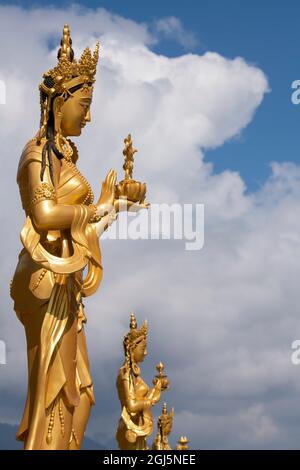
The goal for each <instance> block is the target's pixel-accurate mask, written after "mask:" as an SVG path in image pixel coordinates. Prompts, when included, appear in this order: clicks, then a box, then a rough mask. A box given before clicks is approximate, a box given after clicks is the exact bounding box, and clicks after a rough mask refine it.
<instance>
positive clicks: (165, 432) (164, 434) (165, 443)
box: [152, 403, 174, 450]
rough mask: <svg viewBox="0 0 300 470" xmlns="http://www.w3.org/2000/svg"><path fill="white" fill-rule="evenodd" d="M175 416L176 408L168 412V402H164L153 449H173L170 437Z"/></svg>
mask: <svg viewBox="0 0 300 470" xmlns="http://www.w3.org/2000/svg"><path fill="white" fill-rule="evenodd" d="M173 418H174V408H172V410H171V411H170V412H169V413H168V410H167V404H166V403H164V405H163V409H162V414H161V415H160V416H159V417H158V420H157V434H156V436H155V439H154V442H153V445H152V449H153V450H171V447H170V444H169V439H168V438H169V435H170V433H171V431H172V425H173Z"/></svg>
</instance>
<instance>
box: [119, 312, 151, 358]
mask: <svg viewBox="0 0 300 470" xmlns="http://www.w3.org/2000/svg"><path fill="white" fill-rule="evenodd" d="M129 326H130V331H129V332H128V333H127V335H126V336H125V337H124V343H123V344H124V350H125V352H126V351H128V350H130V349H131V348H132V347H134V346H136V345H137V344H138V343H139V342H140V341H141V340H143V339H146V338H147V335H148V323H147V320H146V321H145V322H144V323H143V324H142V326H141V328H140V329H139V330H138V329H137V322H136V318H135V315H134V313H131V314H130V325H129Z"/></svg>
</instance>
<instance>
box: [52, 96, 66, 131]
mask: <svg viewBox="0 0 300 470" xmlns="http://www.w3.org/2000/svg"><path fill="white" fill-rule="evenodd" d="M63 104H64V99H63V97H62V96H58V97H57V98H56V100H55V111H54V129H55V132H56V135H59V136H60V135H61V120H62V106H63Z"/></svg>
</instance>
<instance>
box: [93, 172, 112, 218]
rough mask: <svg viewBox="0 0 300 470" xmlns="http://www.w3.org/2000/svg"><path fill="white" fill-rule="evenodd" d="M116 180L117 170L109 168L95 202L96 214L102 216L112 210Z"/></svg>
mask: <svg viewBox="0 0 300 470" xmlns="http://www.w3.org/2000/svg"><path fill="white" fill-rule="evenodd" d="M116 181H117V172H116V171H115V170H113V169H111V170H109V172H108V173H107V176H106V178H105V180H104V181H103V183H102V188H101V195H100V197H99V199H98V201H97V203H96V206H97V215H100V216H104V215H106V214H108V213H109V212H111V211H112V210H114V200H115V184H116Z"/></svg>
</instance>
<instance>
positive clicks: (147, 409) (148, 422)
mask: <svg viewBox="0 0 300 470" xmlns="http://www.w3.org/2000/svg"><path fill="white" fill-rule="evenodd" d="M147 334H148V325H147V323H146V322H145V323H144V324H143V325H142V326H141V328H140V329H138V328H137V322H136V319H135V316H134V314H133V313H132V314H131V316H130V331H129V332H128V334H127V335H126V336H125V337H124V341H123V346H124V354H125V362H124V365H123V367H121V368H120V370H119V374H118V378H117V389H118V395H119V399H120V402H121V408H122V414H121V418H120V420H119V425H118V429H117V432H116V439H117V442H118V445H119V448H120V449H122V450H147V449H148V446H147V437H149V436H150V434H152V431H153V417H152V410H151V408H152V406H153V405H155V404H156V403H158V402H159V400H160V396H161V391H164V390H166V389H167V388H168V379H167V377H166V376H165V375H163V373H162V372H163V364H161V363H160V364H159V365H158V366H157V369H158V371H159V374H158V375H157V376H156V377H155V378H154V380H153V384H154V387H153V388H150V389H149V387H148V385H147V384H146V383H145V382H144V381H143V379H142V377H141V371H140V367H139V365H138V364H139V363H140V362H142V361H143V360H144V357H145V356H146V354H147ZM161 366H162V367H161Z"/></svg>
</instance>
